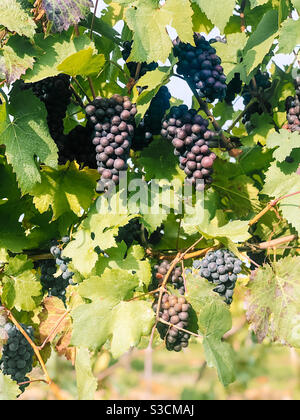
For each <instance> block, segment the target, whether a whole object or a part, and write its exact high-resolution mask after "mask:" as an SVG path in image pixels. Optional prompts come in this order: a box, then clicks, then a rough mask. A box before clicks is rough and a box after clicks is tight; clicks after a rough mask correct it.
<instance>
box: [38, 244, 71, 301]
mask: <svg viewBox="0 0 300 420" xmlns="http://www.w3.org/2000/svg"><path fill="white" fill-rule="evenodd" d="M69 241H70V238H69V237H68V236H65V237H63V238H62V243H63V244H67V243H68V242H69ZM50 253H51V255H52V256H53V257H54V258H55V260H42V261H39V262H38V263H37V267H39V268H40V269H41V283H42V286H43V289H44V290H45V291H47V292H48V294H49V296H56V297H58V298H59V299H61V300H62V301H63V302H65V300H66V288H67V287H68V286H69V284H71V285H73V284H74V283H73V281H72V278H73V276H74V273H73V272H72V271H70V270H69V269H68V263H69V262H70V261H71V260H70V259H69V258H67V257H64V256H63V255H62V249H61V248H60V247H58V246H57V244H56V245H53V246H52V247H51V248H50ZM57 266H58V267H59V268H60V270H61V271H62V274H61V275H60V276H58V277H56V276H54V275H55V273H56V272H57Z"/></svg>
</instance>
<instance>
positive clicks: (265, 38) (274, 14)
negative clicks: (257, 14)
mask: <svg viewBox="0 0 300 420" xmlns="http://www.w3.org/2000/svg"><path fill="white" fill-rule="evenodd" d="M277 35H278V11H277V10H270V11H268V12H266V13H265V14H264V15H263V17H262V19H261V21H260V22H259V24H258V26H257V28H256V30H255V31H254V32H253V34H252V35H251V36H250V37H249V39H248V42H247V44H246V47H245V50H244V54H245V56H244V61H243V64H244V66H245V68H246V70H247V75H250V73H251V72H252V71H253V70H254V69H255V68H256V67H257V66H258V65H259V64H260V63H261V62H262V61H263V59H264V58H265V56H266V54H268V52H269V50H270V48H271V46H272V44H273V42H274V40H275V38H276V36H277Z"/></svg>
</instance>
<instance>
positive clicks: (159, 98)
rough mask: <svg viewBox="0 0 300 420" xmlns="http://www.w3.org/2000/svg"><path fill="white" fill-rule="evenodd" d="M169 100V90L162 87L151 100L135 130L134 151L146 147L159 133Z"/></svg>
mask: <svg viewBox="0 0 300 420" xmlns="http://www.w3.org/2000/svg"><path fill="white" fill-rule="evenodd" d="M170 99H171V95H170V92H169V89H168V88H167V87H166V86H162V87H161V88H160V89H159V91H158V92H157V94H156V95H155V96H154V98H153V99H152V101H151V103H150V106H149V108H148V110H147V112H146V114H145V116H144V118H143V119H142V121H141V122H140V124H139V125H138V126H137V127H136V129H135V133H134V138H133V141H132V149H133V150H134V151H138V150H142V149H144V148H145V147H147V146H148V145H149V144H150V143H151V141H152V140H153V136H155V135H158V134H159V133H160V131H161V122H162V119H163V117H164V116H165V113H166V111H167V110H168V109H169V108H170Z"/></svg>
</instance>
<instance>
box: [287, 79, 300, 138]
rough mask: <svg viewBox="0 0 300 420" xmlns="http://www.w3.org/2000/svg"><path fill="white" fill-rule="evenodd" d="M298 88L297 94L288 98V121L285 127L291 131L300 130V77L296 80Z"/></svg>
mask: <svg viewBox="0 0 300 420" xmlns="http://www.w3.org/2000/svg"><path fill="white" fill-rule="evenodd" d="M294 83H295V88H296V95H295V96H289V97H288V98H287V99H286V111H287V120H288V123H287V124H286V125H285V126H284V128H286V129H288V130H290V131H291V132H295V131H298V132H300V77H297V78H296V79H295V81H294Z"/></svg>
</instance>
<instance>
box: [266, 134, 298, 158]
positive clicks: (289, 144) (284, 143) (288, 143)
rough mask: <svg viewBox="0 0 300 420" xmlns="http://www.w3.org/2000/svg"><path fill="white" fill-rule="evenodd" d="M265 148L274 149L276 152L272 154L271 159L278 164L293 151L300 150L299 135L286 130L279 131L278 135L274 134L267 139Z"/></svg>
mask: <svg viewBox="0 0 300 420" xmlns="http://www.w3.org/2000/svg"><path fill="white" fill-rule="evenodd" d="M267 147H268V148H269V149H273V148H275V147H276V148H277V150H275V152H274V153H273V157H274V158H275V159H276V160H278V162H283V161H284V160H285V158H286V157H288V156H290V154H291V153H292V151H293V150H294V149H300V142H299V133H298V132H295V133H290V132H289V131H287V130H280V132H279V133H277V132H274V133H272V134H271V135H269V136H268V138H267Z"/></svg>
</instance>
